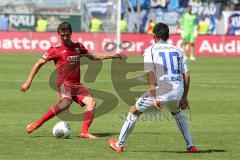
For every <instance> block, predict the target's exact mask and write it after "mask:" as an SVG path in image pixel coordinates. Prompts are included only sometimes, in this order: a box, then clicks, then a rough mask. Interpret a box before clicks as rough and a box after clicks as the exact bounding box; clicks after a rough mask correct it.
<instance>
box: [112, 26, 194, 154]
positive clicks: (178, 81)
mask: <svg viewBox="0 0 240 160" xmlns="http://www.w3.org/2000/svg"><path fill="white" fill-rule="evenodd" d="M153 33H154V40H155V44H153V45H151V46H150V47H149V48H147V49H146V50H145V52H144V70H145V72H146V74H147V83H148V92H146V93H144V94H143V96H141V97H140V98H139V99H138V100H137V102H136V104H135V105H134V106H131V107H130V110H129V113H128V116H127V119H126V121H125V123H124V124H123V126H122V129H121V133H120V135H119V138H118V140H114V139H110V140H109V141H108V145H109V147H110V148H112V149H113V150H114V151H118V152H122V151H123V145H124V143H125V141H126V140H127V138H128V136H129V134H130V133H131V132H132V130H133V128H134V126H135V124H136V122H137V120H138V118H139V116H140V115H141V114H142V113H144V112H147V111H149V109H158V110H160V111H163V109H164V108H167V109H168V110H169V111H170V112H171V113H172V115H173V116H174V118H175V120H176V123H177V126H178V127H179V129H180V131H181V133H182V135H183V137H184V140H185V142H186V145H187V151H188V152H189V153H195V152H197V148H196V147H195V146H194V144H193V142H192V138H191V133H190V130H189V127H188V124H187V121H186V118H185V117H184V115H183V113H182V112H181V109H180V108H182V109H185V108H187V107H188V100H187V95H188V89H189V83H190V75H189V72H188V68H187V64H186V62H185V60H184V58H183V54H182V52H181V51H180V49H179V48H177V47H176V46H174V45H171V44H168V43H167V42H166V41H167V39H168V38H169V28H168V26H167V25H166V24H163V23H158V24H157V25H156V26H155V27H154V30H153Z"/></svg>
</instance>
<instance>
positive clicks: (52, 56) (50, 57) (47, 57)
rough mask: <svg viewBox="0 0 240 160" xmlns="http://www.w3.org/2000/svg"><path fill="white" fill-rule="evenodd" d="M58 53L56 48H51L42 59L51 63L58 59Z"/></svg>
mask: <svg viewBox="0 0 240 160" xmlns="http://www.w3.org/2000/svg"><path fill="white" fill-rule="evenodd" d="M57 56H58V55H57V52H56V48H54V47H51V48H49V49H48V50H47V51H46V52H45V53H44V54H43V56H42V59H45V60H46V61H51V60H54V59H56V58H57Z"/></svg>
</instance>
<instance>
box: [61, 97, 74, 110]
mask: <svg viewBox="0 0 240 160" xmlns="http://www.w3.org/2000/svg"><path fill="white" fill-rule="evenodd" d="M71 104H72V99H69V98H64V99H62V100H61V101H60V103H59V106H60V107H61V108H62V109H65V108H68V107H69V106H70V105H71Z"/></svg>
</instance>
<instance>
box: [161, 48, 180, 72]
mask: <svg viewBox="0 0 240 160" xmlns="http://www.w3.org/2000/svg"><path fill="white" fill-rule="evenodd" d="M159 56H160V57H161V58H162V61H163V67H164V73H165V74H167V73H168V67H167V66H168V64H169V63H170V66H171V72H172V74H180V69H179V53H178V52H170V53H169V59H167V58H166V55H165V53H164V52H160V53H159Z"/></svg>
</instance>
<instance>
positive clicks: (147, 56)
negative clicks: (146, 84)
mask: <svg viewBox="0 0 240 160" xmlns="http://www.w3.org/2000/svg"><path fill="white" fill-rule="evenodd" d="M151 52H152V50H151V48H148V49H146V50H145V52H144V53H143V56H144V71H145V72H150V71H152V72H155V65H154V62H153V55H152V53H151Z"/></svg>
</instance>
